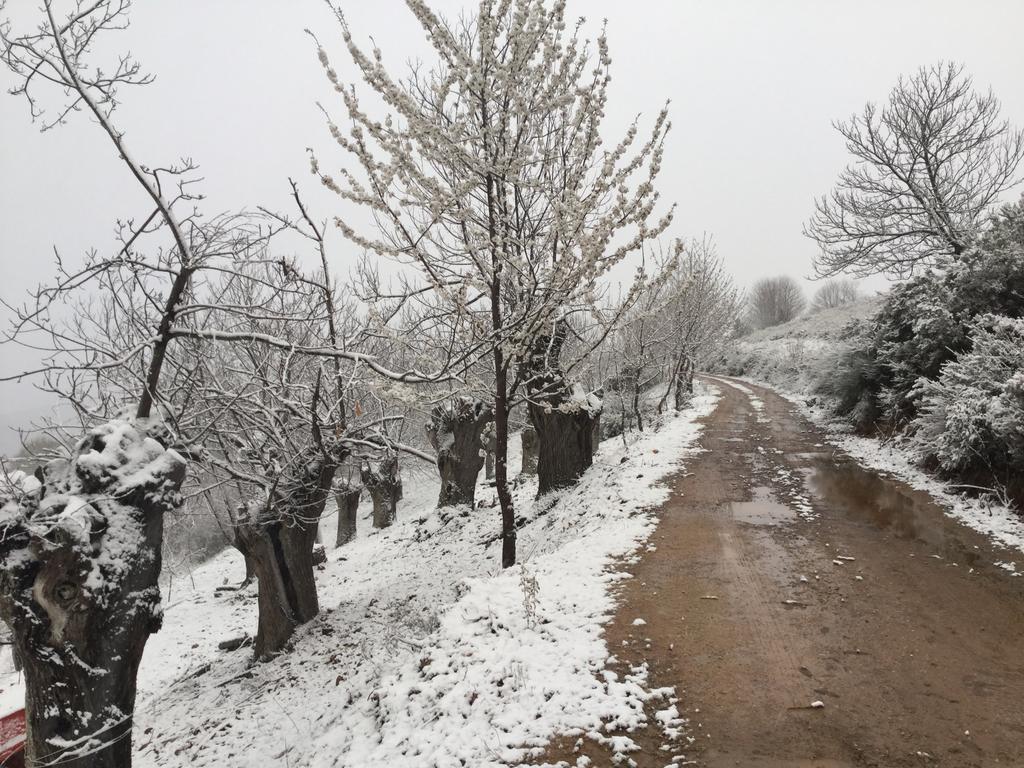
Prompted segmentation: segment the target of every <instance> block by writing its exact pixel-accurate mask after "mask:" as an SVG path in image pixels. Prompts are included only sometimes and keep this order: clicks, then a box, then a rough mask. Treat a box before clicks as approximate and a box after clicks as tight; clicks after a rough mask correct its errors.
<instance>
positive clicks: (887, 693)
mask: <svg viewBox="0 0 1024 768" xmlns="http://www.w3.org/2000/svg"><path fill="white" fill-rule="evenodd" d="M707 381H708V382H709V383H711V384H713V385H715V386H716V387H718V388H719V389H721V392H722V397H721V400H720V401H719V405H718V408H717V410H716V411H715V413H714V414H712V415H711V416H710V417H708V419H707V420H706V425H707V426H706V431H705V433H704V436H703V438H702V440H701V443H702V445H703V447H704V448H705V449H707V451H706V452H705V453H702V454H700V455H699V456H697V457H695V458H693V459H691V460H690V461H689V462H688V464H687V467H686V471H685V473H683V474H681V475H680V476H679V477H677V478H676V479H675V480H674V481H673V483H674V486H673V488H674V492H673V496H672V498H671V499H670V501H669V502H668V503H667V504H666V505H665V507H664V508H663V509H662V511H661V512H660V522H659V525H658V528H657V530H656V531H655V533H654V534H653V536H652V539H651V542H650V545H651V546H649V547H648V549H647V550H646V551H644V553H643V555H642V556H641V557H640V558H639V560H638V561H637V562H635V563H633V564H631V565H628V566H625V567H626V570H628V571H629V572H630V573H632V574H633V578H632V579H628V580H626V581H625V582H624V586H623V587H622V590H621V594H620V608H619V610H618V612H617V614H616V616H615V618H614V619H613V621H612V622H611V623H610V625H609V626H608V628H607V637H608V644H609V648H610V649H612V651H614V652H615V654H616V656H617V662H616V663H617V665H618V666H619V667H621V668H622V669H628V668H630V667H632V668H636V667H639V666H640V665H643V664H646V665H647V668H648V670H649V684H650V685H652V686H673V687H674V688H675V691H676V694H675V695H676V696H677V697H678V702H677V704H676V707H677V709H678V711H679V715H680V719H681V720H682V721H683V722H682V727H681V732H680V733H678V734H675V735H667V734H666V729H664V728H660V727H658V726H657V725H655V724H652V725H650V726H648V727H647V728H645V729H642V730H640V731H638V732H633V733H631V734H627V735H628V736H629V737H630V738H632V739H633V741H635V742H636V744H637V746H638V747H639V750H638V751H633V752H630V753H629V757H630V758H631V760H633V761H634V762H635V764H636V765H637V766H640V767H641V768H648V767H655V766H656V767H657V768H663V767H664V766H670V765H679V766H682V765H693V766H704V767H705V768H725V767H726V766H729V767H732V766H740V767H741V768H745V767H750V768H797V767H801V768H840V767H844V766H878V767H879V768H898V767H901V766H955V767H956V768H971V767H974V766H1015V767H1018V768H1020V767H1024V578H1015V577H1013V576H1011V574H1010V573H1008V572H1007V571H1006V570H1004V569H1002V568H1000V567H998V566H997V565H995V563H997V562H1000V561H1006V560H1013V559H1014V555H1013V554H1012V553H1009V552H1006V551H1003V550H1000V549H998V548H997V547H995V546H994V545H993V544H992V543H991V542H990V541H989V540H988V539H986V538H985V537H983V536H981V535H979V534H977V533H974V532H973V531H971V530H970V529H968V528H966V527H964V526H962V525H961V524H959V523H956V522H955V521H953V520H951V519H950V518H949V517H947V516H946V515H944V514H943V512H942V510H941V509H939V508H938V507H936V506H935V505H934V504H933V503H932V502H931V500H930V498H929V497H928V495H927V494H924V493H920V492H917V491H914V490H912V489H910V488H909V487H907V486H906V485H904V484H902V483H900V482H898V481H895V480H891V479H887V478H884V477H881V476H879V475H878V474H877V473H874V472H872V471H870V470H865V469H862V468H860V467H859V466H857V465H856V464H855V463H854V462H853V461H852V460H851V459H849V458H847V457H845V456H844V455H842V454H837V453H835V452H834V451H833V450H832V449H831V448H829V447H827V446H826V444H825V439H824V436H823V435H822V434H820V433H819V432H818V431H817V430H816V428H814V427H813V426H812V425H811V424H810V423H809V422H807V421H806V420H805V419H804V418H802V417H801V416H799V415H798V414H797V413H796V412H795V410H794V408H793V406H792V405H791V404H789V403H788V402H786V401H785V400H783V399H782V398H781V397H779V396H777V395H775V394H774V393H772V392H770V391H769V390H765V389H761V388H758V387H753V386H751V385H747V384H739V383H738V382H727V381H726V380H722V379H717V380H716V379H708V380H707ZM737 385H738V386H737ZM1016 560H1017V562H1018V564H1019V563H1020V561H1021V558H1020V556H1019V553H1017V557H1016ZM638 619H639V620H641V621H642V622H643V623H641V622H640V621H637V620H638ZM664 707H665V703H664V702H662V703H659V704H657V705H656V706H655V705H652V712H651V713H650V714H651V715H653V710H655V709H662V708H664ZM651 719H652V720H654V718H653V717H652V718H651ZM669 731H671V729H669ZM581 755H586V756H587V757H589V758H591V760H592V761H593V762H592V763H591V764H592V765H597V766H607V765H612V764H613V763H612V756H611V753H610V752H609V751H608V748H607V747H602V746H600V745H597V744H594V743H591V742H590V741H587V740H583V741H582V742H579V743H576V742H574V741H571V740H565V742H564V743H559V744H555V745H553V747H552V750H551V753H550V754H549V755H548V756H546V757H545V761H550V762H557V761H559V760H562V761H565V763H568V764H569V765H576V764H577V760H578V759H579V757H580V756H581Z"/></svg>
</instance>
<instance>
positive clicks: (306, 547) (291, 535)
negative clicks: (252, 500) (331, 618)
mask: <svg viewBox="0 0 1024 768" xmlns="http://www.w3.org/2000/svg"><path fill="white" fill-rule="evenodd" d="M240 534H241V535H240V538H241V540H242V546H243V547H245V549H244V550H243V551H244V552H247V553H249V556H250V557H251V558H252V561H253V564H254V565H255V568H256V578H257V579H258V581H259V600H258V606H259V622H258V627H257V630H256V642H255V646H254V651H255V654H256V658H257V659H260V660H267V659H270V658H273V657H274V656H275V655H277V654H278V653H280V652H281V651H282V650H284V648H285V646H286V645H287V644H288V641H289V640H290V639H291V637H292V635H293V634H294V633H295V628H296V627H298V626H299V625H300V624H305V623H306V622H307V621H310V620H311V619H312V618H314V617H315V616H316V615H317V613H319V612H320V605H319V602H318V601H317V595H316V581H315V579H314V577H313V543H314V540H315V535H316V530H315V528H314V527H312V526H308V525H301V524H299V525H291V526H289V525H286V524H285V523H284V522H282V521H273V522H269V523H267V524H264V525H254V526H244V527H243V529H242V530H241V532H240Z"/></svg>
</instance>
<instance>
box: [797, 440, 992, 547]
mask: <svg viewBox="0 0 1024 768" xmlns="http://www.w3.org/2000/svg"><path fill="white" fill-rule="evenodd" d="M806 477H807V485H808V488H809V489H810V491H811V492H812V493H813V494H814V495H815V496H817V497H818V498H820V499H822V500H823V501H824V502H825V504H826V505H827V506H828V507H831V508H832V509H836V510H838V511H840V512H842V513H843V514H844V515H846V516H847V517H849V518H851V519H853V520H857V521H858V522H862V523H867V524H869V525H873V526H874V527H875V528H878V529H880V530H886V531H890V532H892V533H893V534H894V535H896V536H898V537H899V538H901V539H912V540H916V541H921V542H923V543H925V544H927V545H928V546H929V547H931V548H932V549H933V550H934V552H935V553H936V554H940V555H942V557H943V558H944V559H946V560H949V561H952V562H955V563H959V564H960V565H967V566H973V565H975V564H976V563H977V561H978V560H979V554H978V552H977V551H976V550H975V549H974V548H973V547H971V546H969V545H968V544H966V543H965V542H964V541H963V540H962V539H961V537H960V536H959V535H958V530H957V529H958V528H959V526H958V525H957V524H956V523H955V521H953V520H951V519H950V518H949V517H947V516H946V514H945V513H944V512H943V511H942V510H941V509H940V508H939V507H938V506H936V504H935V502H934V501H932V499H931V497H930V496H929V495H928V494H927V493H925V492H923V491H916V490H914V489H912V488H909V487H907V486H905V485H903V484H902V483H899V482H897V481H894V480H890V479H888V478H884V477H880V476H879V475H876V474H874V473H873V472H871V471H868V470H865V469H863V468H862V467H860V466H858V465H857V464H855V463H854V462H853V461H851V460H849V459H841V458H837V459H835V460H831V459H817V460H815V461H814V462H813V464H812V465H811V466H810V467H808V471H807V473H806Z"/></svg>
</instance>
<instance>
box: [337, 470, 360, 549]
mask: <svg viewBox="0 0 1024 768" xmlns="http://www.w3.org/2000/svg"><path fill="white" fill-rule="evenodd" d="M362 494H363V489H362V488H360V487H359V486H357V485H347V484H346V485H341V486H338V488H337V489H336V490H335V492H334V498H335V500H336V501H337V503H338V537H337V539H336V540H335V543H334V545H335V546H336V547H343V546H345V545H346V544H348V543H349V542H350V541H352V539H354V538H355V537H356V514H357V513H358V512H359V497H360V496H362Z"/></svg>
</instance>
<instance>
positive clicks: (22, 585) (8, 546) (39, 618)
mask: <svg viewBox="0 0 1024 768" xmlns="http://www.w3.org/2000/svg"><path fill="white" fill-rule="evenodd" d="M160 438H161V439H163V438H162V436H160ZM184 477H185V461H184V460H183V459H182V458H181V457H180V456H179V455H178V454H177V453H175V452H174V451H171V450H167V449H165V448H164V447H163V445H162V444H161V443H160V441H159V440H158V439H155V438H154V437H153V436H150V435H147V434H146V433H145V432H143V431H142V430H141V428H137V427H136V426H134V425H132V424H131V423H129V422H123V421H115V422H110V423H108V424H105V425H102V426H100V427H97V428H96V429H94V430H92V431H91V432H90V433H89V435H88V436H87V437H86V438H85V439H84V440H83V441H82V442H81V443H80V444H79V446H78V449H77V453H76V455H75V456H74V457H73V458H72V459H71V460H70V461H56V462H51V463H50V464H49V465H47V467H46V468H45V469H42V470H39V471H37V474H36V478H35V479H36V480H38V482H35V483H32V484H31V487H29V486H27V485H25V484H24V483H22V484H21V485H20V488H21V491H20V492H19V493H17V494H15V497H14V498H11V497H7V498H2V497H0V507H3V508H4V512H5V515H4V520H3V523H2V524H0V529H2V530H0V542H2V543H0V614H2V616H3V618H4V620H5V621H6V622H7V624H8V625H9V626H10V628H11V632H12V636H13V643H14V649H15V652H16V654H17V655H18V657H19V658H20V659H21V661H22V663H23V664H24V671H25V712H26V724H27V734H26V737H27V744H26V758H27V762H28V765H34V766H42V765H61V766H68V767H71V768H87V767H88V768H125V767H126V766H130V765H131V760H132V720H133V715H134V709H135V693H136V677H137V674H138V668H139V663H140V662H141V660H142V653H143V650H144V648H145V646H146V641H147V640H148V639H149V636H150V634H152V633H153V632H156V631H157V630H158V629H159V628H160V624H161V619H162V610H161V607H160V586H159V582H158V579H159V575H160V567H161V546H162V541H163V524H164V515H166V514H169V513H171V512H173V511H174V510H176V509H177V508H178V507H179V506H180V504H181V495H180V493H179V491H180V488H181V483H182V481H183V480H184Z"/></svg>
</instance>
